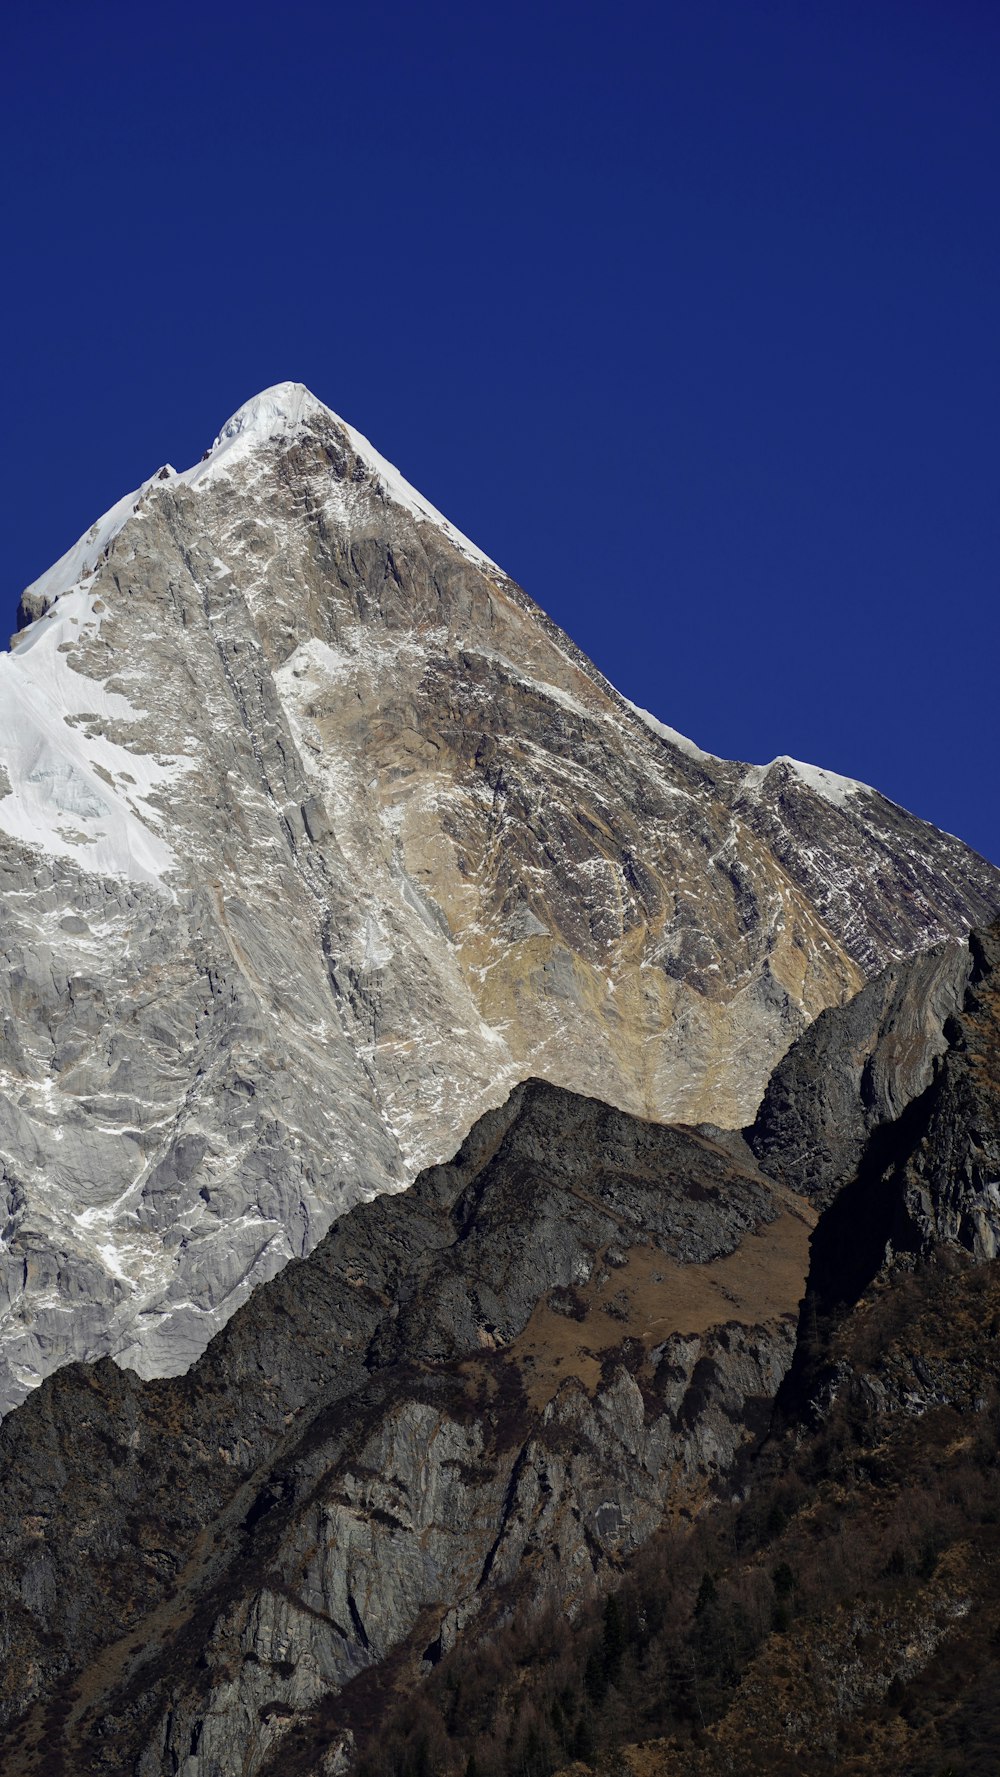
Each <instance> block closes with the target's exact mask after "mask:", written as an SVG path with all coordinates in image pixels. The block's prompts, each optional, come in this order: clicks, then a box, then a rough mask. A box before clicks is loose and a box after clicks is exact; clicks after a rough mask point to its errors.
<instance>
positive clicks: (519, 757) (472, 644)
mask: <svg viewBox="0 0 1000 1777" xmlns="http://www.w3.org/2000/svg"><path fill="white" fill-rule="evenodd" d="M22 625H23V626H22V628H21V630H20V632H19V634H18V635H17V636H16V637H15V639H14V643H13V646H12V651H11V653H10V655H8V656H6V657H4V658H2V659H0V669H2V670H0V764H2V766H3V775H2V777H0V959H2V968H0V1212H2V1217H3V1220H2V1229H0V1409H2V1408H5V1407H8V1406H10V1405H11V1404H13V1403H14V1402H16V1401H18V1400H19V1399H21V1398H23V1396H24V1395H25V1393H26V1392H27V1391H28V1390H29V1389H30V1388H32V1387H33V1386H34V1385H36V1384H37V1383H38V1381H39V1380H40V1379H41V1378H42V1377H43V1376H44V1375H46V1374H47V1373H49V1372H50V1371H51V1370H52V1369H53V1368H54V1367H56V1366H57V1365H59V1364H61V1363H65V1362H68V1361H70V1360H72V1359H74V1358H96V1357H99V1356H101V1355H104V1354H108V1355H111V1356H113V1357H114V1358H116V1359H117V1360H118V1361H119V1362H121V1363H123V1364H125V1365H128V1366H130V1367H131V1368H134V1369H135V1370H137V1371H138V1372H139V1373H140V1374H142V1375H145V1376H154V1375H164V1374H175V1373H179V1372H181V1371H182V1370H184V1369H185V1368H186V1367H187V1366H188V1365H189V1364H190V1363H191V1362H192V1361H193V1360H194V1358H196V1357H197V1356H198V1354H199V1353H200V1352H201V1351H202V1350H203V1349H204V1347H205V1345H206V1343H207V1341H208V1339H209V1338H210V1337H211V1335H212V1333H213V1332H215V1331H216V1330H217V1329H218V1328H219V1327H220V1326H222V1325H223V1324H224V1323H225V1321H226V1320H227V1318H228V1317H229V1315H230V1314H231V1313H232V1312H233V1310H234V1309H235V1308H236V1307H237V1306H238V1305H239V1303H240V1302H242V1301H244V1300H245V1299H246V1297H247V1296H248V1294H249V1293H250V1291H251V1290H252V1288H253V1287H254V1286H255V1285H256V1284H257V1283H259V1282H261V1281H263V1280H265V1279H266V1278H268V1277H270V1276H273V1275H274V1273H275V1272H276V1271H278V1270H279V1269H280V1268H281V1267H282V1266H283V1265H284V1264H285V1263H286V1262H287V1261H288V1259H289V1258H290V1257H292V1256H301V1255H303V1254H305V1253H307V1252H308V1251H310V1250H311V1249H312V1247H313V1246H314V1245H315V1244H316V1242H317V1241H318V1240H319V1239H320V1238H321V1237H322V1235H323V1234H324V1233H325V1232H326V1230H327V1229H328V1228H329V1226H330V1225H331V1223H332V1222H333V1220H334V1219H335V1218H336V1217H337V1216H339V1215H341V1214H343V1213H344V1212H345V1211H346V1210H348V1209H349V1208H350V1207H351V1206H352V1205H354V1204H357V1203H360V1202H363V1201H365V1200H366V1199H368V1198H370V1197H372V1196H373V1195H374V1194H376V1193H380V1192H384V1191H392V1190H397V1189H400V1188H402V1187H404V1186H406V1185H408V1184H409V1183H410V1182H411V1181H412V1180H413V1178H414V1177H415V1175H416V1174H417V1173H418V1171H419V1170H420V1169H421V1168H422V1167H426V1166H427V1165H430V1164H432V1163H434V1162H438V1161H440V1160H442V1159H443V1158H444V1157H446V1156H447V1155H449V1154H450V1153H452V1152H454V1150H455V1148H456V1146H457V1144H458V1142H459V1141H460V1140H461V1138H462V1136H463V1134H464V1132H465V1131H466V1130H467V1129H468V1128H469V1127H470V1125H471V1124H472V1122H473V1121H474V1120H475V1119H476V1118H477V1117H478V1116H479V1115H481V1114H482V1113H483V1112H484V1111H485V1110H487V1109H488V1108H490V1107H491V1106H496V1105H497V1104H499V1103H500V1102H502V1101H503V1100H504V1099H505V1098H506V1096H507V1095H508V1093H509V1092H510V1090H511V1088H512V1087H513V1085H514V1084H515V1083H517V1082H518V1081H520V1080H523V1079H525V1078H527V1077H531V1076H535V1077H541V1078H544V1079H547V1080H549V1081H551V1082H553V1083H554V1084H556V1085H559V1086H562V1087H565V1088H567V1089H569V1090H573V1091H576V1092H581V1093H590V1094H593V1095H596V1096H598V1097H601V1098H603V1099H606V1100H609V1101H610V1102H612V1103H614V1104H616V1105H617V1106H619V1107H620V1108H622V1109H623V1110H626V1111H629V1112H632V1113H634V1114H637V1115H640V1116H644V1117H650V1118H655V1119H661V1120H665V1119H678V1118H682V1119H685V1120H687V1121H689V1122H698V1121H700V1120H703V1119H706V1118H708V1119H711V1120H712V1121H713V1122H714V1123H716V1124H719V1125H723V1124H725V1125H731V1126H736V1127H738V1126H740V1125H742V1124H743V1123H745V1122H747V1121H748V1120H749V1119H750V1118H751V1117H752V1116H753V1114H754V1112H755V1110H756V1107H757V1103H758V1100H759V1098H760V1096H761V1093H762V1091H763V1088H764V1085H765V1083H766V1081H767V1078H768V1076H769V1074H770V1072H771V1070H772V1068H773V1066H774V1064H775V1062H776V1061H777V1060H778V1059H779V1058H780V1056H781V1055H782V1054H784V1052H785V1051H786V1049H787V1048H788V1046H789V1044H790V1042H791V1041H792V1040H793V1039H794V1038H795V1037H796V1036H797V1035H799V1034H800V1032H801V1031H802V1030H803V1029H804V1028H805V1027H806V1026H807V1025H808V1024H809V1022H810V1021H811V1020H812V1019H813V1018H815V1017H816V1015H817V1014H818V1013H820V1012H821V1011H823V1010H824V1008H826V1007H829V1006H832V1005H839V1004H841V1003H843V1002H845V1001H847V1000H849V999H850V998H851V997H852V996H853V995H854V994H855V993H856V991H857V990H858V989H859V988H860V987H861V986H862V985H863V984H864V982H865V980H866V979H868V978H870V977H871V976H873V975H874V974H876V973H877V972H878V971H879V970H880V969H881V968H882V967H883V966H884V965H886V964H887V963H889V962H891V961H893V960H898V959H901V958H906V957H908V956H910V955H912V954H914V953H915V952H917V951H921V950H923V949H926V948H927V947H928V946H929V945H933V944H935V943H938V942H940V941H942V940H946V939H949V938H955V937H961V936H963V935H964V933H965V932H966V930H967V929H968V927H969V926H970V925H971V924H973V923H976V922H982V921H984V920H987V919H989V918H990V917H992V915H993V914H994V913H995V911H996V910H997V908H998V907H1000V873H998V872H997V871H996V870H995V869H994V868H993V867H992V866H990V865H988V864H987V863H986V862H985V861H984V860H982V859H981V858H978V857H976V856H975V854H973V853H971V852H970V851H969V850H968V849H967V848H966V847H965V846H963V845H962V844H961V843H960V842H959V841H957V840H954V839H951V838H949V837H948V836H947V835H944V834H941V833H938V832H936V831H935V830H934V829H932V828H929V827H927V826H926V825H925V824H924V823H922V822H919V821H916V820H914V819H913V818H912V817H910V816H908V815H906V814H905V813H904V812H903V811H902V810H900V809H898V808H896V807H895V806H894V805H893V804H891V803H889V802H887V801H886V800H885V799H884V798H882V797H880V796H879V795H877V794H876V793H875V792H874V791H872V790H869V789H867V788H866V787H865V786H863V785H860V784H856V783H853V782H849V781H848V780H845V779H842V778H836V777H834V776H833V775H832V774H830V773H826V772H822V771H818V770H816V769H814V768H811V767H805V766H801V765H798V764H796V763H795V762H794V761H791V760H787V759H786V760H777V761H775V762H774V763H773V764H772V765H770V766H767V767H758V766H743V765H737V764H732V763H729V762H727V761H723V760H719V759H715V758H713V757H712V756H710V755H708V754H706V753H703V752H701V751H700V750H699V749H698V748H696V747H693V746H692V745H691V744H690V743H689V742H686V741H684V740H683V739H682V738H681V737H679V736H677V735H675V734H674V733H673V731H671V730H669V729H665V728H663V727H662V725H660V724H658V723H656V722H655V721H654V720H653V719H652V718H647V717H645V716H644V715H643V713H642V712H639V711H637V710H635V709H634V708H633V707H632V706H631V705H630V704H628V703H627V702H626V701H625V700H624V699H623V698H621V697H620V696H619V695H618V694H617V692H615V691H614V690H613V688H612V687H611V686H610V685H608V684H607V682H606V681H605V680H604V679H603V678H602V677H601V675H600V673H598V672H597V671H596V669H595V668H594V667H593V666H592V665H591V664H590V663H589V662H588V661H587V660H586V659H585V658H584V657H583V656H582V655H581V654H580V652H579V651H578V650H577V649H576V648H575V647H574V646H573V644H572V642H570V641H569V639H568V638H567V637H566V636H564V635H563V634H562V633H561V632H560V631H559V630H557V629H556V628H555V626H554V625H553V624H551V623H550V622H549V621H548V619H547V618H546V617H545V616H544V614H543V613H542V612H541V611H540V610H539V608H538V607H537V606H536V605H534V604H533V603H532V601H531V600H530V599H529V598H527V597H526V595H525V594H524V593H523V592H522V591H521V590H520V589H519V588H518V587H517V586H516V585H514V584H513V583H512V582H511V581H510V580H509V579H508V578H507V577H506V576H505V575H504V574H503V573H502V571H501V570H500V569H499V568H497V567H496V565H495V564H494V563H492V562H490V561H489V560H488V559H487V558H486V557H485V556H483V555H482V553H481V552H480V551H478V550H477V549H476V548H475V546H474V545H473V544H472V543H470V542H469V540H468V539H467V538H464V537H462V536H461V535H460V534H459V533H458V532H457V531H456V530H455V529H454V527H452V526H451V525H450V524H449V523H448V522H447V520H445V519H444V518H443V517H442V516H441V514H440V513H438V512H436V511H435V510H434V508H432V507H431V506H430V505H429V504H428V503H427V502H426V501H425V500H424V499H423V498H422V497H421V496H420V495H419V494H417V493H416V492H415V490H414V489H412V488H411V487H409V485H408V484H407V483H406V482H405V481H404V480H403V479H402V477H401V476H399V474H398V473H397V472H396V471H395V470H394V469H393V468H392V467H391V465H389V464H387V463H386V462H385V461H384V460H383V459H382V458H381V457H380V456H379V455H378V452H377V451H375V450H374V448H373V447H372V446H371V445H370V444H369V443H368V442H367V440H365V439H364V438H362V437H361V436H360V434H358V433H356V432H355V431H354V430H353V429H352V428H351V427H349V426H347V425H346V424H344V422H342V421H341V420H339V419H338V418H337V417H336V416H335V415H334V414H332V413H331V412H330V411H329V410H328V409H327V408H325V407H324V406H323V405H322V404H321V403H320V402H318V401H317V400H315V398H314V397H312V396H311V395H310V394H309V393H308V391H306V390H305V389H303V388H302V387H301V385H296V384H282V385H279V386H277V387H276V388H274V389H271V390H268V391H266V392H265V393H264V394H263V395H261V396H258V397H257V398H256V399H255V400H253V401H251V402H249V403H248V404H247V405H246V406H245V407H244V408H242V409H241V410H240V411H239V413H237V414H236V415H234V417H233V419H232V420H231V421H230V422H229V423H228V424H227V425H226V426H225V427H224V428H223V431H222V433H221V434H220V437H219V438H218V439H217V440H216V442H215V444H214V446H213V447H212V449H211V450H210V451H209V452H208V453H207V454H206V457H205V459H204V460H203V461H202V462H201V463H200V464H198V465H196V467H195V468H194V469H191V470H185V471H182V472H180V473H178V472H175V471H174V470H172V469H170V468H164V469H163V470H161V471H160V472H159V474H157V475H156V476H154V477H152V478H151V480H150V481H148V482H147V483H146V484H145V485H144V486H143V487H142V488H141V489H140V490H139V491H138V492H137V493H136V494H134V495H130V496H128V497H126V499H124V500H123V501H120V502H119V503H118V505H117V506H116V507H114V508H112V510H111V512H110V513H108V514H106V515H105V517H104V519H102V520H101V521H99V523H98V524H97V525H96V526H95V527H94V529H93V530H92V532H91V533H89V534H88V536H87V537H85V538H83V539H81V541H80V543H79V544H78V545H76V546H75V548H74V549H73V550H71V551H69V552H68V554H67V556H66V557H64V558H63V559H62V561H60V562H59V563H57V564H56V565H55V567H54V568H53V569H51V570H50V571H49V572H48V573H47V574H46V575H44V576H43V577H42V578H41V580H40V581H38V582H37V583H36V584H35V585H34V586H33V587H30V588H29V589H28V591H27V592H26V593H25V595H24V598H23V601H22Z"/></svg>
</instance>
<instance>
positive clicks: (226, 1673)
mask: <svg viewBox="0 0 1000 1777" xmlns="http://www.w3.org/2000/svg"><path fill="white" fill-rule="evenodd" d="M811 1221H812V1218H811V1215H810V1213H809V1210H808V1207H807V1206H805V1205H804V1204H803V1203H802V1201H801V1200H800V1199H799V1198H797V1197H796V1196H795V1195H794V1194H793V1193H791V1192H789V1191H787V1190H786V1189H785V1188H784V1187H783V1186H781V1185H775V1184H772V1183H771V1182H769V1181H768V1180H767V1179H766V1178H765V1177H764V1176H763V1175H762V1174H761V1173H760V1172H759V1171H758V1169H757V1168H756V1166H755V1165H754V1163H753V1161H752V1159H751V1158H750V1156H749V1154H748V1153H747V1154H746V1157H745V1158H742V1159H741V1158H739V1157H734V1155H733V1154H732V1153H731V1152H730V1149H729V1146H728V1145H723V1144H720V1143H718V1142H716V1141H715V1140H713V1139H712V1138H711V1136H710V1135H707V1134H704V1133H699V1132H697V1131H693V1130H688V1129H681V1128H664V1127H660V1126H658V1125H652V1124H648V1123H642V1122H639V1121H638V1120H636V1119H634V1118H631V1117H629V1116H627V1115H625V1114H624V1113H621V1112H619V1111H617V1110H613V1109H611V1108H609V1107H608V1106H606V1105H602V1104H600V1103H597V1102H596V1101H593V1100H588V1099H584V1098H580V1097H577V1096H575V1095H571V1094H568V1093H565V1092H563V1091H561V1090H559V1089H557V1088H554V1087H551V1086H548V1085H543V1084H541V1083H531V1084H529V1085H527V1086H520V1087H518V1088H516V1089H515V1091H514V1092H513V1093H512V1095H511V1097H510V1098H509V1100H508V1101H507V1103H506V1104H505V1105H504V1106H503V1107H502V1108H501V1109H499V1110H497V1111H494V1112H491V1113H488V1114H487V1115H486V1116H484V1117H483V1118H482V1119H481V1120H480V1121H479V1123H478V1124H477V1125H476V1127H475V1129H474V1130H473V1132H472V1134H471V1135H470V1137H469V1139H468V1141H467V1142H466V1144H465V1146H464V1147H463V1149H462V1150H461V1152H460V1153H459V1154H458V1156H457V1157H456V1159H455V1161H454V1162H453V1163H452V1164H450V1165H447V1166H440V1167H436V1168H433V1169H431V1170H430V1171H428V1172H425V1173H423V1174H422V1175H421V1176H420V1178H419V1179H418V1180H417V1182H416V1184H415V1185H414V1186H413V1188H412V1189H411V1190H410V1191H408V1192H406V1193H403V1194H401V1195H388V1196H380V1197H378V1198H376V1199H375V1200H373V1201H372V1202H370V1203H368V1204H365V1205H360V1206H357V1207H356V1208H355V1209H354V1210H352V1211H351V1212H349V1213H348V1214H346V1215H345V1216H343V1217H342V1218H341V1219H340V1220H339V1221H338V1222H337V1223H336V1225H335V1226H334V1227H333V1228H332V1229H331V1231H330V1232H329V1233H328V1234H327V1236H326V1238H325V1239H324V1240H323V1241H322V1242H321V1244H320V1245H319V1247H317V1249H316V1250H315V1252H314V1253H313V1254H312V1255H311V1256H310V1257H309V1258H307V1259H305V1260H303V1261H301V1262H299V1263H294V1264H292V1265H290V1266H289V1267H287V1268H286V1270H285V1271H283V1272H282V1274H281V1276H280V1277H277V1278H275V1279H274V1280H272V1281H271V1282H270V1283H268V1284H266V1285H265V1286H263V1287H262V1288H261V1289H260V1290H259V1291H257V1292H256V1293H255V1295H254V1296H253V1298H252V1299H251V1301H250V1302H249V1303H247V1304H245V1305H244V1306H243V1307H242V1308H241V1309H240V1310H239V1312H238V1313H237V1314H236V1316H235V1317H234V1318H233V1319H232V1321H231V1322H230V1323H229V1325H228V1326H227V1327H226V1328H225V1330H224V1331H223V1332H222V1333H220V1334H219V1335H218V1336H217V1337H216V1338H215V1339H214V1340H213V1342H212V1344H211V1345H210V1347H209V1349H208V1351H207V1352H206V1353H205V1355H204V1356H203V1357H202V1358H201V1360H200V1361H199V1362H198V1363H197V1364H196V1365H195V1366H194V1367H193V1369H192V1370H191V1371H190V1372H189V1373H188V1374H187V1375H186V1376H184V1377H180V1378H177V1379H172V1380H170V1379H167V1380H158V1381H150V1382H141V1381H140V1380H139V1379H138V1378H137V1377H136V1376H135V1375H134V1374H131V1373H130V1372H128V1371H124V1370H122V1369H119V1368H118V1367H117V1366H116V1365H114V1364H113V1363H112V1362H110V1361H109V1360H107V1359H105V1360H102V1361H101V1362H100V1363H98V1364H96V1365H94V1366H84V1365H80V1364H71V1365H68V1366H66V1367H65V1368H63V1369H61V1370H60V1371H58V1372H57V1373H56V1374H55V1375H53V1376H51V1377H50V1378H49V1379H48V1380H47V1381H46V1383H45V1384H44V1385H43V1386H42V1387H40V1388H39V1389H38V1390H36V1391H35V1392H34V1393H33V1394H32V1395H31V1396H30V1398H29V1399H28V1400H27V1401H25V1403H24V1404H23V1405H22V1406H21V1407H20V1408H19V1409H18V1410H17V1412H15V1413H13V1414H11V1415H10V1416H9V1417H8V1419H7V1420H6V1421H5V1423H4V1425H3V1427H2V1429H0V1463H2V1467H3V1473H4V1476H5V1487H4V1494H3V1501H2V1506H0V1552H2V1560H0V1601H2V1607H3V1608H2V1629H0V1635H2V1641H0V1645H2V1647H3V1650H4V1655H5V1658H4V1662H3V1667H2V1673H3V1676H2V1677H0V1722H2V1726H3V1735H4V1738H3V1744H2V1748H0V1762H2V1766H3V1770H4V1772H5V1774H8V1777H21V1774H27V1773H33V1774H35V1777H42V1774H44V1777H61V1774H65V1777H69V1773H70V1772H72V1773H73V1777H83V1773H91V1772H107V1773H111V1772H113V1773H119V1772H122V1771H125V1770H129V1771H136V1772H139V1773H142V1774H143V1777H154V1774H159V1773H176V1772H183V1773H184V1774H185V1777H220V1774H221V1773H229V1772H231V1771H235V1770H240V1771H241V1772H243V1773H244V1774H245V1777H254V1774H255V1773H262V1772H264V1771H268V1770H270V1769H271V1768H272V1761H273V1760H274V1759H278V1760H279V1761H280V1758H281V1757H282V1756H283V1755H282V1747H283V1745H284V1743H285V1741H286V1739H287V1735H288V1733H289V1731H290V1730H291V1729H292V1728H302V1727H303V1726H304V1727H305V1728H306V1729H310V1728H314V1727H316V1725H317V1724H319V1725H320V1727H321V1728H322V1729H323V1732H324V1733H325V1731H326V1729H325V1726H324V1724H325V1722H326V1718H327V1713H328V1711H329V1710H330V1708H331V1706H333V1707H334V1708H335V1707H336V1698H337V1696H338V1694H339V1693H340V1691H341V1690H342V1688H343V1687H344V1686H345V1685H346V1684H348V1683H349V1682H350V1681H351V1680H352V1679H354V1678H356V1677H357V1676H358V1675H359V1674H360V1673H362V1672H364V1671H366V1670H369V1669H372V1670H375V1669H378V1668H380V1667H381V1666H382V1665H383V1664H384V1663H385V1662H386V1661H387V1660H389V1659H391V1658H393V1657H397V1658H398V1657H401V1656H406V1657H408V1658H409V1660H410V1662H411V1663H412V1664H414V1665H415V1669H416V1670H418V1671H419V1669H420V1665H421V1661H423V1662H424V1663H427V1662H431V1663H432V1662H433V1661H435V1660H436V1659H438V1658H439V1657H440V1656H441V1654H442V1653H443V1652H445V1651H447V1649H448V1647H449V1646H451V1645H452V1644H453V1643H454V1641H455V1638H456V1637H457V1636H458V1635H459V1634H460V1633H461V1632H462V1631H463V1629H464V1628H466V1627H467V1626H468V1625H469V1624H470V1623H473V1622H482V1623H488V1622H489V1621H490V1620H494V1619H496V1617H497V1616H498V1615H502V1613H503V1612H504V1610H506V1609H509V1606H510V1602H511V1600H512V1599H513V1598H515V1597H517V1598H519V1599H521V1600H522V1601H524V1600H527V1601H529V1602H530V1601H535V1602H536V1603H541V1602H542V1601H543V1600H550V1599H555V1600H557V1601H558V1602H559V1603H560V1604H562V1605H564V1606H567V1607H571V1606H572V1605H573V1602H574V1600H578V1599H580V1598H583V1597H587V1596H589V1595H590V1594H592V1593H593V1592H594V1590H595V1589H597V1588H599V1587H601V1586H602V1585H606V1584H607V1583H608V1582H609V1580H610V1578H611V1577H612V1576H613V1575H614V1573H615V1572H617V1571H618V1569H619V1568H620V1565H621V1563H622V1561H623V1560H624V1559H625V1558H626V1557H627V1556H628V1554H629V1552H630V1551H632V1550H634V1549H636V1548H637V1547H639V1546H641V1544H642V1543H643V1542H644V1541H645V1540H647V1539H648V1537H649V1536H650V1535H651V1534H652V1533H653V1531H654V1530H655V1529H656V1528H657V1526H658V1525H659V1523H660V1521H661V1519H662V1516H663V1511H664V1502H665V1499H668V1498H669V1500H670V1501H671V1503H672V1508H673V1509H674V1510H675V1511H680V1510H681V1509H683V1508H687V1509H691V1508H692V1507H694V1506H696V1505H697V1504H699V1503H700V1502H701V1501H702V1500H703V1499H704V1498H705V1497H706V1495H707V1494H708V1493H709V1492H710V1490H711V1487H712V1484H713V1483H714V1481H715V1480H716V1478H717V1477H718V1476H719V1475H721V1474H724V1473H725V1472H726V1471H727V1470H728V1469H729V1468H731V1466H732V1464H733V1462H734V1460H735V1458H736V1456H737V1455H738V1453H739V1452H740V1450H741V1449H742V1448H743V1447H744V1446H745V1445H746V1443H747V1440H748V1439H749V1438H750V1437H751V1436H752V1435H753V1432H754V1430H755V1429H757V1428H759V1426H760V1424H761V1423H762V1422H763V1420H764V1418H766V1414H767V1411H768V1407H769V1402H770V1400H771V1399H772V1397H773V1395H774V1393H775V1391H776V1389H777V1387H778V1385H779V1383H780V1380H781V1378H782V1376H783V1375H784V1373H785V1371H786V1369H787V1367H788V1363H789V1360H790V1357H791V1351H792V1344H793V1340H794V1329H795V1320H796V1309H797V1304H798V1300H799V1297H800V1295H801V1292H802V1288H803V1283H804V1278H805V1272H806V1267H807V1262H808V1235H809V1228H810V1226H811ZM26 1708H27V1710H28V1713H27V1716H26V1717H25V1715H24V1711H25V1709H26Z"/></svg>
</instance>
